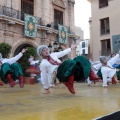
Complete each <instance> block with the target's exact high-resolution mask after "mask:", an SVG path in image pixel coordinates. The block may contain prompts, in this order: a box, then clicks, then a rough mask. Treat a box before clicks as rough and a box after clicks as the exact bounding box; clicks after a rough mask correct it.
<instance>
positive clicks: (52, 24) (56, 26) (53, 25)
mask: <svg viewBox="0 0 120 120" xmlns="http://www.w3.org/2000/svg"><path fill="white" fill-rule="evenodd" d="M51 27H52V28H53V29H55V30H58V24H57V23H56V22H52V23H51ZM65 27H67V31H68V33H70V27H68V26H65Z"/></svg>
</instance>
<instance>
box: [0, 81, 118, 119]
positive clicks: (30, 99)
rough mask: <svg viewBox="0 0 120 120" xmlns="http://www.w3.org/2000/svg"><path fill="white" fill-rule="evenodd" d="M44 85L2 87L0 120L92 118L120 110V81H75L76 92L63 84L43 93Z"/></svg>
mask: <svg viewBox="0 0 120 120" xmlns="http://www.w3.org/2000/svg"><path fill="white" fill-rule="evenodd" d="M42 90H43V88H42V85H41V84H39V83H36V84H35V85H28V84H26V85H25V87H24V88H23V89H22V88H20V87H19V85H16V86H15V87H14V88H10V87H9V85H7V84H5V85H4V86H3V87H1V86H0V120H92V119H93V118H96V117H100V116H103V115H106V114H109V113H112V112H115V111H118V110H120V84H117V85H112V84H110V85H109V87H108V88H102V87H101V83H96V84H95V85H94V84H93V85H92V86H90V87H88V86H87V83H75V90H76V94H75V95H73V94H71V93H70V92H69V91H68V90H67V88H66V87H65V86H64V85H63V84H60V85H58V86H55V87H54V88H51V89H50V90H51V94H49V95H46V94H41V91H42Z"/></svg>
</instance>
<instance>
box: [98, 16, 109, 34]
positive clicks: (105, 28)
mask: <svg viewBox="0 0 120 120" xmlns="http://www.w3.org/2000/svg"><path fill="white" fill-rule="evenodd" d="M100 24H101V26H100V32H101V35H104V34H109V33H110V27H109V18H104V19H101V20H100Z"/></svg>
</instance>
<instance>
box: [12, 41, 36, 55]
mask: <svg viewBox="0 0 120 120" xmlns="http://www.w3.org/2000/svg"><path fill="white" fill-rule="evenodd" d="M26 47H32V48H35V46H33V45H31V44H28V43H24V44H21V45H20V46H18V47H17V48H16V50H15V52H14V56H15V55H17V54H18V53H19V52H21V50H22V49H23V48H26Z"/></svg>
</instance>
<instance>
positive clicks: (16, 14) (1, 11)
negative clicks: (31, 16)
mask: <svg viewBox="0 0 120 120" xmlns="http://www.w3.org/2000/svg"><path fill="white" fill-rule="evenodd" d="M0 15H5V16H8V17H12V18H15V19H18V20H22V21H24V13H23V12H21V11H18V10H15V9H13V8H10V7H6V6H1V5H0ZM37 19H38V25H41V18H38V17H37Z"/></svg>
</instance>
